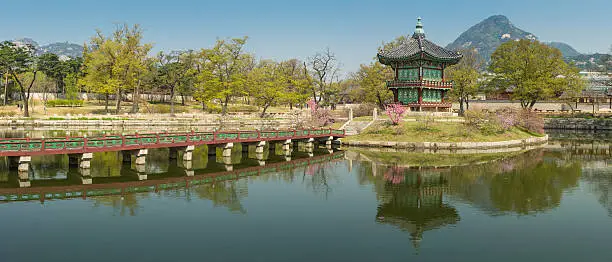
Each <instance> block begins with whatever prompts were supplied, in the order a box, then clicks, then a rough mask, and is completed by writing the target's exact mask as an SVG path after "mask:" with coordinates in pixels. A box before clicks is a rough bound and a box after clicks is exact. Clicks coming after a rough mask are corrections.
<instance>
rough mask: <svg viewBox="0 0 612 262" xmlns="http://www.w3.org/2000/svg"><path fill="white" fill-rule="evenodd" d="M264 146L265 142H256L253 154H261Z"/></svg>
mask: <svg viewBox="0 0 612 262" xmlns="http://www.w3.org/2000/svg"><path fill="white" fill-rule="evenodd" d="M265 146H266V141H259V142H257V144H256V146H255V153H256V154H263V152H264V147H265Z"/></svg>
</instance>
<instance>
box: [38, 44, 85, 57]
mask: <svg viewBox="0 0 612 262" xmlns="http://www.w3.org/2000/svg"><path fill="white" fill-rule="evenodd" d="M38 53H40V54H44V53H53V54H56V55H58V56H60V57H61V56H66V57H81V56H83V46H82V45H77V44H73V43H68V42H65V43H52V44H48V45H44V46H41V47H40V48H38Z"/></svg>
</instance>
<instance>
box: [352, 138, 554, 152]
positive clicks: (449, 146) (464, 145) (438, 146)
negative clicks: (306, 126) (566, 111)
mask: <svg viewBox="0 0 612 262" xmlns="http://www.w3.org/2000/svg"><path fill="white" fill-rule="evenodd" d="M547 141H548V135H545V136H543V137H530V138H526V139H517V140H508V141H498V142H454V143H453V142H450V143H449V142H440V143H439V142H385V141H342V145H346V146H349V147H351V146H356V147H387V148H399V149H431V150H450V151H453V150H463V149H492V148H513V147H518V148H526V147H527V146H530V145H538V144H543V143H546V142H547Z"/></svg>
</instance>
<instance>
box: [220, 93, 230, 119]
mask: <svg viewBox="0 0 612 262" xmlns="http://www.w3.org/2000/svg"><path fill="white" fill-rule="evenodd" d="M228 103H229V97H227V96H226V97H225V101H223V104H222V105H221V115H226V114H227V104H228Z"/></svg>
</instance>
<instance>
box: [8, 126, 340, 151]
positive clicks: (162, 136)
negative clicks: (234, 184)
mask: <svg viewBox="0 0 612 262" xmlns="http://www.w3.org/2000/svg"><path fill="white" fill-rule="evenodd" d="M344 135H345V131H344V130H333V129H305V130H262V131H259V130H256V131H218V132H195V131H192V132H188V133H176V132H175V133H170V132H166V133H154V134H151V133H147V134H138V133H135V134H129V135H103V136H97V137H87V136H83V137H52V138H2V139H0V155H7V154H6V153H7V152H41V151H45V152H46V151H50V152H53V151H67V152H68V153H69V151H72V150H75V151H76V150H87V149H92V150H100V149H116V148H134V147H147V146H150V147H153V145H160V144H161V145H168V146H169V147H171V146H172V145H177V146H181V145H185V144H200V143H201V144H214V143H223V142H228V143H229V142H252V141H263V140H274V139H278V140H281V139H301V138H310V137H325V136H344ZM3 153H4V154H3Z"/></svg>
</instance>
